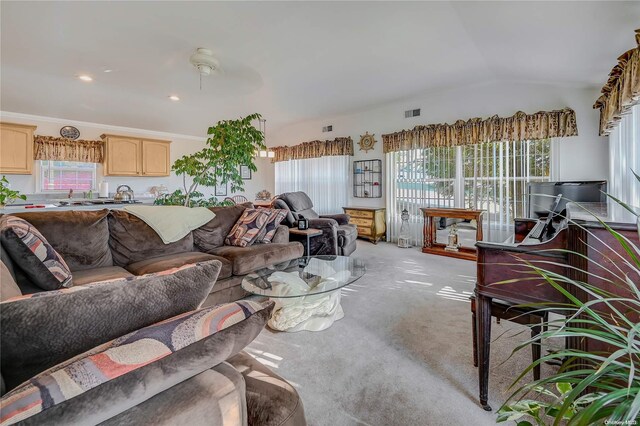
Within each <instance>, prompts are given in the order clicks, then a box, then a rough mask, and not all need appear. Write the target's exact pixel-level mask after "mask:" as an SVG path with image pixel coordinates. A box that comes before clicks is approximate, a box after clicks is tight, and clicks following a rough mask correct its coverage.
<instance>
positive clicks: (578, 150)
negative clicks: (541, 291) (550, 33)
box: [269, 82, 608, 206]
mask: <svg viewBox="0 0 640 426" xmlns="http://www.w3.org/2000/svg"><path fill="white" fill-rule="evenodd" d="M597 96H598V91H597V90H595V89H581V88H559V87H553V86H548V85H541V84H523V83H515V82H514V83H500V84H498V83H487V84H479V85H475V86H472V87H459V88H455V89H449V90H442V91H438V92H432V93H428V94H424V95H421V96H419V97H416V98H415V99H411V100H407V101H398V102H393V103H389V104H386V105H381V106H378V107H376V108H372V109H369V110H367V111H362V112H357V113H353V114H346V115H340V116H334V117H329V118H326V119H322V120H316V121H308V122H303V123H297V124H293V125H290V126H287V127H284V128H282V129H280V130H279V131H278V132H276V133H274V134H272V135H269V145H270V146H278V145H295V144H298V143H301V142H306V141H311V140H315V139H320V140H325V139H333V138H335V137H338V136H351V137H352V138H353V140H354V144H355V146H354V149H355V156H354V158H353V160H362V159H382V160H383V162H384V155H383V153H382V138H381V135H382V134H385V133H392V132H396V131H399V130H402V129H411V128H413V127H414V126H416V125H419V124H434V123H445V122H446V123H453V122H455V121H456V120H459V119H463V120H467V119H469V118H473V117H482V118H487V117H489V116H492V115H496V114H497V115H500V116H504V117H506V116H510V115H513V114H514V113H515V112H516V111H524V112H526V113H534V112H537V111H541V110H553V109H561V108H564V107H569V108H572V109H573V110H574V111H575V112H576V119H577V123H578V136H576V137H571V138H562V139H561V140H560V141H559V143H558V145H559V149H558V151H559V152H558V156H559V158H558V159H557V163H556V164H558V169H557V170H556V178H557V179H558V180H592V179H607V177H608V144H607V140H606V138H602V137H600V136H598V112H597V111H596V110H594V109H593V108H592V105H593V102H594V101H595V99H596V98H597ZM309 102H313V99H310V100H309ZM414 108H421V109H422V112H421V116H420V117H414V118H406V119H405V118H404V111H405V110H408V109H414ZM326 125H333V132H331V133H322V127H323V126H326ZM366 131H368V132H369V133H374V134H375V138H376V140H377V141H378V143H377V144H376V146H375V149H374V150H373V151H369V153H366V154H365V152H364V151H360V150H359V146H358V145H357V142H358V141H359V140H360V135H364V134H365V132H366ZM384 181H385V177H384V176H383V182H384ZM351 193H352V192H351ZM350 204H351V205H361V206H362V205H364V206H384V204H385V201H384V188H383V198H381V199H364V198H355V199H354V198H352V199H351V200H350Z"/></svg>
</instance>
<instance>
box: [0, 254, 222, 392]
mask: <svg viewBox="0 0 640 426" xmlns="http://www.w3.org/2000/svg"><path fill="white" fill-rule="evenodd" d="M220 266H221V265H220V262H219V261H217V260H212V261H209V262H203V263H201V264H196V265H187V266H185V267H184V268H181V269H178V270H173V271H166V272H164V273H163V274H162V275H161V274H156V275H152V276H147V277H139V278H137V277H134V278H129V279H120V280H115V281H110V282H109V281H107V282H102V283H93V284H87V285H85V286H79V287H72V288H70V289H65V290H57V291H50V292H43V293H36V294H33V295H30V296H22V297H21V298H18V299H10V300H9V301H6V302H3V303H1V304H0V316H1V320H2V327H0V347H2V351H0V367H1V370H2V376H3V377H4V379H5V383H6V385H7V389H9V390H10V389H13V388H14V387H15V386H17V385H19V384H20V383H22V382H24V381H25V380H27V379H29V378H31V377H32V376H34V375H35V374H38V373H40V372H41V371H44V370H45V369H47V368H50V367H52V366H54V365H56V364H58V363H60V362H62V361H64V360H67V359H69V358H71V357H73V356H75V355H77V354H80V353H82V352H84V351H86V350H88V349H91V348H92V347H94V346H96V345H99V344H101V343H104V342H105V341H108V340H110V339H114V338H116V337H119V336H122V335H124V334H126V333H129V332H131V331H133V330H137V329H139V328H140V327H145V326H147V325H149V324H153V323H155V322H158V321H162V320H164V319H166V318H170V317H172V316H175V315H179V314H182V313H184V312H187V311H190V310H193V309H196V308H198V307H199V306H200V305H201V304H202V302H203V301H204V300H205V298H206V297H207V295H208V294H209V293H210V292H211V288H212V287H213V284H214V283H215V281H216V278H217V277H218V271H219V270H220Z"/></svg>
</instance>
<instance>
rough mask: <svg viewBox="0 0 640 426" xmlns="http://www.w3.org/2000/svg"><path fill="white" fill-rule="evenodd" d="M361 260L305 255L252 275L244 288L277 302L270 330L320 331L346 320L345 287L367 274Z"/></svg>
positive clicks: (245, 278) (247, 278)
mask: <svg viewBox="0 0 640 426" xmlns="http://www.w3.org/2000/svg"><path fill="white" fill-rule="evenodd" d="M365 271H366V268H365V264H364V261H363V260H362V259H354V258H350V257H347V256H305V257H300V258H297V259H294V260H291V261H288V262H284V263H279V264H275V265H273V266H269V267H267V268H264V269H260V270H258V271H256V272H253V273H251V274H249V275H247V276H246V277H244V279H243V280H242V288H243V289H244V290H245V291H247V292H249V293H251V294H254V295H258V296H264V297H268V298H269V299H271V300H273V301H274V302H275V303H276V306H275V308H274V311H273V314H272V316H271V319H270V320H269V322H268V325H269V327H270V328H272V329H274V330H280V331H289V332H293V331H301V330H307V331H320V330H324V329H326V328H329V327H330V326H331V325H332V324H333V323H334V321H337V320H339V319H341V318H343V317H344V312H343V310H342V306H341V305H340V299H341V292H340V289H341V288H342V287H346V286H348V285H349V284H351V283H353V282H354V281H356V280H358V279H359V278H360V277H362V276H363V275H364V273H365Z"/></svg>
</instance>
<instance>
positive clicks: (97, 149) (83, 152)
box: [34, 136, 104, 163]
mask: <svg viewBox="0 0 640 426" xmlns="http://www.w3.org/2000/svg"><path fill="white" fill-rule="evenodd" d="M34 143H35V149H34V158H35V159H36V160H54V161H81V162H83V163H102V160H103V158H104V142H103V141H87V140H73V139H67V138H56V137H53V136H35V137H34Z"/></svg>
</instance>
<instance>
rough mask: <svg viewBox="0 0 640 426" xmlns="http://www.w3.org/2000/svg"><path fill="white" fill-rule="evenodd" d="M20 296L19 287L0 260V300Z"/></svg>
mask: <svg viewBox="0 0 640 426" xmlns="http://www.w3.org/2000/svg"><path fill="white" fill-rule="evenodd" d="M18 296H22V292H21V291H20V287H18V284H16V280H15V279H14V278H13V275H11V271H9V268H8V267H7V265H5V264H4V262H0V301H5V300H7V299H11V298H12V297H18Z"/></svg>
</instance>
